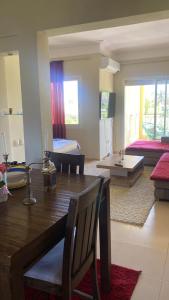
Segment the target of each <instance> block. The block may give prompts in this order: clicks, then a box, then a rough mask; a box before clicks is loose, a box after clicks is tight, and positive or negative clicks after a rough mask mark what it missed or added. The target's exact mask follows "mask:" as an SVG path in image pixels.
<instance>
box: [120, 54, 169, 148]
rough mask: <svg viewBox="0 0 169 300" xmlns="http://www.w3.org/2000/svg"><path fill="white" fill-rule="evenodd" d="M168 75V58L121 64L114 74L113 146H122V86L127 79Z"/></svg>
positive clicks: (123, 137)
mask: <svg viewBox="0 0 169 300" xmlns="http://www.w3.org/2000/svg"><path fill="white" fill-rule="evenodd" d="M166 76H167V77H169V59H168V60H166V61H165V60H163V61H156V60H155V61H151V62H148V61H146V62H145V63H144V62H143V61H141V62H139V61H138V62H137V63H136V62H135V63H126V64H121V68H120V72H118V73H117V74H116V75H115V76H114V88H115V92H116V96H117V97H116V112H115V118H114V147H115V149H117V150H118V149H120V148H124V140H125V134H124V129H125V128H124V127H125V125H124V124H125V116H124V86H125V82H127V81H133V82H134V81H136V80H140V79H143V80H144V79H145V80H146V79H154V78H163V77H166Z"/></svg>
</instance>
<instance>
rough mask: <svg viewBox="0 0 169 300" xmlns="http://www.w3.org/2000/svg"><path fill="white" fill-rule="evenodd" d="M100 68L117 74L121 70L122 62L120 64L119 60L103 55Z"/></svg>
mask: <svg viewBox="0 0 169 300" xmlns="http://www.w3.org/2000/svg"><path fill="white" fill-rule="evenodd" d="M100 69H105V70H107V71H109V72H111V73H113V74H115V73H117V72H118V71H120V64H119V62H117V61H115V60H113V59H111V58H109V57H106V56H102V57H101V60H100Z"/></svg>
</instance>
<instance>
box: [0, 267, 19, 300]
mask: <svg viewBox="0 0 169 300" xmlns="http://www.w3.org/2000/svg"><path fill="white" fill-rule="evenodd" d="M0 299H1V300H24V284H23V276H22V274H21V273H19V272H17V274H16V273H13V272H12V271H11V270H10V268H8V267H6V266H1V267H0Z"/></svg>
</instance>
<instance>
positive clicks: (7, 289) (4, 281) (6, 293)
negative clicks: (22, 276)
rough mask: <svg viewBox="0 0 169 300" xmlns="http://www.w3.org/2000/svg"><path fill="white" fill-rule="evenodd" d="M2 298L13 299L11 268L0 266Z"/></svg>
mask: <svg viewBox="0 0 169 300" xmlns="http://www.w3.org/2000/svg"><path fill="white" fill-rule="evenodd" d="M0 299H1V300H12V294H11V282H10V270H9V269H8V268H7V267H4V266H2V267H0Z"/></svg>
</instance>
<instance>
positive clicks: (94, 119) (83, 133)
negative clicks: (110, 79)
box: [64, 55, 99, 159]
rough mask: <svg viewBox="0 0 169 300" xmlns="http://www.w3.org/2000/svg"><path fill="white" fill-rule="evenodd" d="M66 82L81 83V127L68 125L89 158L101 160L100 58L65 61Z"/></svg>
mask: <svg viewBox="0 0 169 300" xmlns="http://www.w3.org/2000/svg"><path fill="white" fill-rule="evenodd" d="M64 74H65V80H71V79H78V81H79V94H78V97H79V125H67V127H66V136H67V138H70V139H76V140H77V141H78V142H79V144H80V146H81V148H82V153H84V154H85V155H86V157H88V158H96V159H98V158H99V56H98V55H95V56H89V57H84V58H78V59H74V60H67V61H64Z"/></svg>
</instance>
